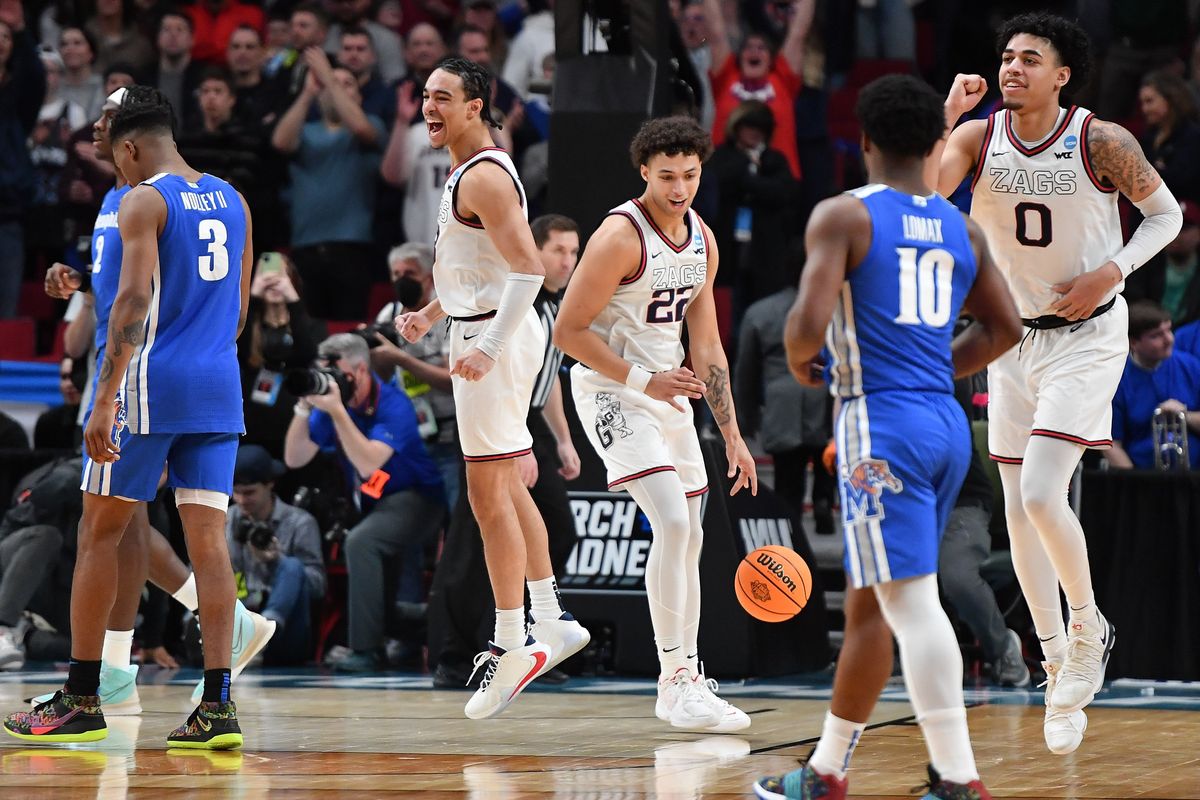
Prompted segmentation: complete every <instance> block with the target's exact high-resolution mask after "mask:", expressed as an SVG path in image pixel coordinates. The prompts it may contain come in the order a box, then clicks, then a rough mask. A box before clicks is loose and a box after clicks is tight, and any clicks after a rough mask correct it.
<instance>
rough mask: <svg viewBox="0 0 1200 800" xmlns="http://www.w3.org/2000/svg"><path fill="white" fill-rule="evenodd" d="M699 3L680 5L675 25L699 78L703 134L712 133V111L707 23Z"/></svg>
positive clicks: (700, 1) (713, 110) (713, 109)
mask: <svg viewBox="0 0 1200 800" xmlns="http://www.w3.org/2000/svg"><path fill="white" fill-rule="evenodd" d="M704 11H705V9H704V3H703V0H689V2H687V3H686V4H682V7H681V8H680V9H679V16H678V18H677V20H676V24H677V25H678V26H679V35H680V38H682V39H683V44H684V46H685V47H686V48H687V51H688V58H689V59H691V62H692V66H693V67H695V69H696V74H697V75H699V76H700V91H701V95H700V97H698V98H697V100H698V101H699V105H700V108H699V111H700V124H701V125H703V126H704V129H705V130H712V125H713V119H714V118H715V116H716V113H717V112H716V107H715V106H714V105H713V93H712V82H711V81H710V80H709V75H710V74H711V72H712V67H713V63H712V50H711V49H710V48H709V46H708V38H709V36H708V20H707V19H706V18H705V16H704Z"/></svg>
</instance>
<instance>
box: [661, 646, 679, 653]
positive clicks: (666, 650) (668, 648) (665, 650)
mask: <svg viewBox="0 0 1200 800" xmlns="http://www.w3.org/2000/svg"><path fill="white" fill-rule="evenodd" d="M681 647H683V645H681V644H677V645H675V646H674V647H666V648H663V652H664V653H674V652H675V651H676V650H678V649H679V648H681Z"/></svg>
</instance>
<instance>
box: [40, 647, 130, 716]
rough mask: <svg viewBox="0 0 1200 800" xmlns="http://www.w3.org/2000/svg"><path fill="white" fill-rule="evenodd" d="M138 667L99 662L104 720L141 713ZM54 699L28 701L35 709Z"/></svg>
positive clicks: (46, 697) (41, 696) (41, 698)
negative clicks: (116, 665)
mask: <svg viewBox="0 0 1200 800" xmlns="http://www.w3.org/2000/svg"><path fill="white" fill-rule="evenodd" d="M137 674H138V665H137V664H130V665H129V666H128V667H114V666H113V665H111V664H108V663H106V662H104V661H101V662H100V688H99V689H97V690H96V693H97V694H99V695H100V707H101V708H102V709H104V716H105V718H108V717H135V716H137V715H138V714H141V713H142V700H141V697H139V695H138V688H137ZM53 697H54V693H53V692H50V693H49V694H42V695H38V696H37V697H35V698H33V699H32V700H30V701H29V703H30V705H32V706H34V707H37V706H39V705H41V704H42V703H44V702H46V701H47V700H50V699H52V698H53Z"/></svg>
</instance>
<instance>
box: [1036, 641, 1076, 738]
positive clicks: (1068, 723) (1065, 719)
mask: <svg viewBox="0 0 1200 800" xmlns="http://www.w3.org/2000/svg"><path fill="white" fill-rule="evenodd" d="M1042 669H1044V670H1046V681H1045V682H1044V683H1042V684H1040V685H1039V686H1038V688H1039V689H1040V688H1041V687H1042V686H1045V687H1046V716H1045V718H1044V719H1043V720H1042V735H1043V736H1044V737H1045V739H1046V747H1047V748H1048V749H1049V750H1050V752H1051V753H1054V754H1056V755H1060V756H1062V755H1066V754H1067V753H1074V752H1075V751H1076V750H1077V749H1078V748H1079V745H1080V744H1082V743H1083V732H1084V731H1086V730H1087V723H1088V720H1087V714H1085V713H1084V712H1083V709H1080V710H1079V711H1071V712H1069V713H1068V712H1063V711H1058V710H1056V709H1055V708H1054V707H1053V706H1051V705H1050V696H1051V695H1052V694H1054V687H1055V684H1057V683H1058V675H1059V671H1060V670H1061V669H1062V665H1061V664H1055V663H1053V662H1050V661H1043V662H1042Z"/></svg>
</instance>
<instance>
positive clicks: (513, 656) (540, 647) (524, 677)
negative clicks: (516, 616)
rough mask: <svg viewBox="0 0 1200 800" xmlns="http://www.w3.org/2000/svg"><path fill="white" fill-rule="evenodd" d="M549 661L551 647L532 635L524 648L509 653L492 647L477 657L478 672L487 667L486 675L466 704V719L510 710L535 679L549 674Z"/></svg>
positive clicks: (494, 646) (482, 717)
mask: <svg viewBox="0 0 1200 800" xmlns="http://www.w3.org/2000/svg"><path fill="white" fill-rule="evenodd" d="M485 657H486V658H485ZM489 661H490V663H489ZM549 661H550V647H549V646H548V645H546V644H544V643H542V642H539V641H537V640H536V639H534V638H533V637H532V636H530V637H528V638H527V639H526V641H525V646H524V647H515V648H513V649H512V650H508V651H505V650H501V649H500V648H499V647H497V646H496V645H495V644H491V645H490V647H489V649H488V650H486V651H485V652H483V653H480V654H479V655H478V656H476V657H475V669H479V668H480V667H481V666H483V665H484V664H487V672H486V673H485V674H484V677H483V683H482V684H480V686H479V688H478V689H476V690H475V694H473V695H471V699H470V700H468V701H467V705H466V708H465V709H464V713H466V715H467V718H468V719H488V718H489V717H494V716H496V715H497V714H499V713H500V712H501V711H503V710H504V709H506V708H508V707H509V705H510V704H511V703H512V701H513V700H516V699H517V695H519V694H520V693H521V692H523V691H524V690H525V688H526V687H527V686H529V684H530V683H532V682H533V679H534V678H536V677H537V676H538V675H541V674H542V673H543V672H545V671H546V664H547V663H549Z"/></svg>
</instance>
